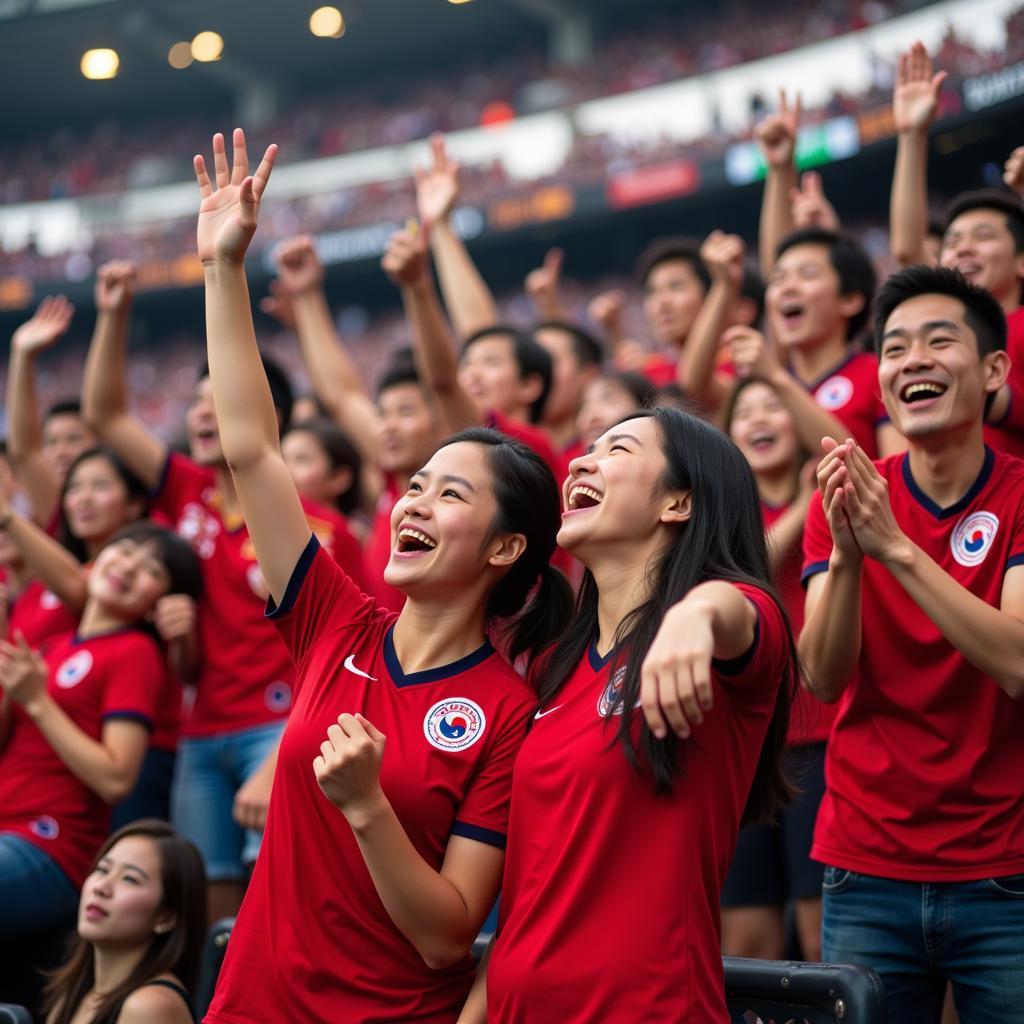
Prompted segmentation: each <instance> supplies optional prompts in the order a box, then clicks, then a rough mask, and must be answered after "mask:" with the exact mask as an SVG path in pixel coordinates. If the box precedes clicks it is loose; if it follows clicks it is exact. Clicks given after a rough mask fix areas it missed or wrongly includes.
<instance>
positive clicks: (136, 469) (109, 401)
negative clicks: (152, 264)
mask: <svg viewBox="0 0 1024 1024" xmlns="http://www.w3.org/2000/svg"><path fill="white" fill-rule="evenodd" d="M134 283H135V266H134V264H132V263H129V262H127V261H124V260H119V261H115V262H113V263H107V264H105V265H104V266H102V267H100V269H99V272H98V273H97V275H96V328H95V330H94V331H93V335H92V342H91V344H90V345H89V354H88V356H86V359H85V375H84V376H85V379H84V381H83V383H82V414H83V415H84V417H85V419H86V421H87V422H88V424H89V425H90V426H91V427H92V429H93V430H95V431H96V433H97V434H98V435H99V436H100V437H101V438H102V439H103V441H104V442H105V443H106V444H108V445H110V447H111V448H113V449H114V451H115V452H117V454H118V455H119V456H120V457H121V458H122V459H123V460H124V462H125V464H126V465H127V466H128V468H129V469H130V470H131V471H132V472H133V473H134V474H135V475H136V476H137V477H138V478H139V479H140V480H141V481H142V482H143V483H144V484H146V485H147V486H148V487H151V488H154V487H156V486H157V484H159V482H160V474H161V473H162V472H163V469H164V464H165V463H166V461H167V446H166V445H165V444H164V443H163V442H162V441H160V440H159V439H158V438H156V437H154V436H153V434H151V433H150V432H149V430H148V429H147V428H146V426H145V424H144V423H143V422H142V421H141V420H140V419H138V418H137V417H136V416H133V415H132V414H131V413H130V412H129V410H128V381H127V367H126V365H125V364H126V361H127V349H128V316H129V310H130V308H131V296H132V291H133V289H134Z"/></svg>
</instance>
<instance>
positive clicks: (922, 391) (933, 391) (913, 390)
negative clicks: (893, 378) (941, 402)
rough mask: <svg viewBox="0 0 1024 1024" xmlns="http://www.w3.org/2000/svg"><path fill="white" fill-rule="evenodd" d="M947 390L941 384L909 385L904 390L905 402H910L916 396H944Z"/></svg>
mask: <svg viewBox="0 0 1024 1024" xmlns="http://www.w3.org/2000/svg"><path fill="white" fill-rule="evenodd" d="M945 393H946V389H945V388H944V387H942V385H941V384H931V383H927V382H925V383H921V384H908V385H907V386H906V387H905V388H904V389H903V401H905V402H908V401H910V399H912V398H914V397H915V396H916V395H944V394H945Z"/></svg>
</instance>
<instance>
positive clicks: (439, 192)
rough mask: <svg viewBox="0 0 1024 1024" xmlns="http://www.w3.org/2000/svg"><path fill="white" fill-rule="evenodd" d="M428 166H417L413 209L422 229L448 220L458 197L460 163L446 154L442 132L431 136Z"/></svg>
mask: <svg viewBox="0 0 1024 1024" xmlns="http://www.w3.org/2000/svg"><path fill="white" fill-rule="evenodd" d="M430 156H431V166H430V170H429V171H428V170H424V169H423V168H422V167H417V168H416V209H417V212H418V213H419V218H420V222H421V223H422V224H423V227H424V229H429V228H430V226H431V225H433V224H436V223H438V221H443V220H447V218H448V214H450V213H451V212H452V207H453V206H454V205H455V200H456V199H458V197H459V165H458V163H457V162H456V161H454V160H452V159H451V157H449V156H448V151H447V150H446V149H445V145H444V136H443V135H441V134H440V132H435V133H434V134H433V135H431V136H430Z"/></svg>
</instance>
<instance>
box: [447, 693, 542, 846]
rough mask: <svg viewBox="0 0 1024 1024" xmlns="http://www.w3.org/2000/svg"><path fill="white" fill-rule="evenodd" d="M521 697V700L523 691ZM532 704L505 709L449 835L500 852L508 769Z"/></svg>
mask: <svg viewBox="0 0 1024 1024" xmlns="http://www.w3.org/2000/svg"><path fill="white" fill-rule="evenodd" d="M523 693H524V696H525V690H524V691H523ZM534 704H535V701H533V700H532V699H524V700H518V699H517V700H515V701H509V702H508V703H507V704H506V705H505V708H504V709H503V721H502V723H501V728H500V731H499V732H498V733H497V734H496V737H495V739H494V742H493V744H492V745H491V748H490V750H489V751H488V754H487V759H486V760H485V761H484V762H483V764H482V765H481V766H480V769H479V770H478V771H477V774H476V776H475V777H474V779H473V783H472V785H471V786H470V788H469V792H467V793H466V795H465V797H464V798H463V800H462V804H461V806H460V807H459V810H458V812H457V813H456V815H455V823H454V824H453V825H452V835H454V836H464V837H465V838H467V839H476V840H477V841H479V842H482V843H489V844H490V845H491V846H499V847H501V848H502V849H504V847H505V836H506V834H507V832H508V809H509V799H510V797H511V794H512V766H513V764H514V763H515V759H516V754H518V753H519V748H520V746H521V745H522V743H523V740H524V739H526V725H527V720H528V716H529V714H530V712H531V711H532V710H533V707H534Z"/></svg>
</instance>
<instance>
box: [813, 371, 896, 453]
mask: <svg viewBox="0 0 1024 1024" xmlns="http://www.w3.org/2000/svg"><path fill="white" fill-rule="evenodd" d="M806 387H807V390H808V391H810V392H811V394H812V395H814V400H815V401H816V402H817V403H818V405H820V406H821V407H822V409H824V410H825V411H826V412H830V413H832V414H833V415H834V416H835V417H836V419H838V420H839V421H840V422H841V423H842V424H843V426H844V427H846V429H847V430H849V432H850V435H851V436H852V437H853V439H854V440H855V441H856V442H857V444H859V445H860V446H861V448H863V449H864V451H866V452H867V453H868V455H869V456H870V457H871V458H873V459H874V458H877V457H878V437H877V434H876V431H877V430H878V428H879V426H881V424H883V423H887V422H888V420H889V414H888V413H887V412H886V411H885V406H884V405H883V404H882V392H881V390H880V388H879V386H878V358H877V357H876V356H875V355H874V353H871V352H859V351H854V352H851V353H850V354H849V355H847V356H845V357H844V358H843V360H842V362H840V363H839V365H838V366H834V367H833V368H832V369H831V370H829V371H828V373H825V374H822V375H821V376H820V377H819V378H818V379H817V380H816V381H813V382H811V383H810V384H807V385H806ZM836 440H837V441H841V440H843V439H842V438H836Z"/></svg>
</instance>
